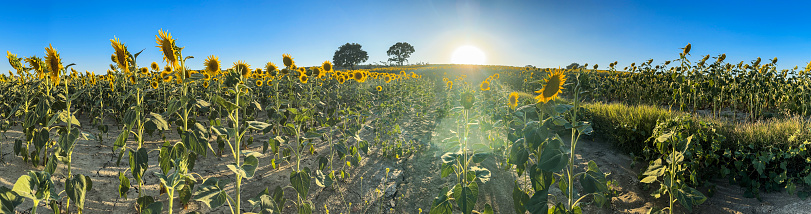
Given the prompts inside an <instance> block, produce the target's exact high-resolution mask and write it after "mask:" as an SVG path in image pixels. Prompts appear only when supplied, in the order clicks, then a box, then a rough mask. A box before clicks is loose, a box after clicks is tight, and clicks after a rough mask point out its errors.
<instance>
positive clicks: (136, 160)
mask: <svg viewBox="0 0 811 214" xmlns="http://www.w3.org/2000/svg"><path fill="white" fill-rule="evenodd" d="M129 157H130V171H132V177H133V178H135V181H136V182H138V183H142V178H143V175H144V172H146V169H147V167H149V164H148V162H149V156H148V155H147V153H146V148H140V149H138V151H137V152H136V151H133V150H130V154H129Z"/></svg>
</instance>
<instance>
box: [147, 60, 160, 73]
mask: <svg viewBox="0 0 811 214" xmlns="http://www.w3.org/2000/svg"><path fill="white" fill-rule="evenodd" d="M149 68H152V70H153V71H158V70H160V69H161V67H160V66H159V65H158V63H157V62H152V64H150V65H149Z"/></svg>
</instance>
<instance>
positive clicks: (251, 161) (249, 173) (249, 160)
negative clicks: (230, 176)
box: [242, 155, 259, 179]
mask: <svg viewBox="0 0 811 214" xmlns="http://www.w3.org/2000/svg"><path fill="white" fill-rule="evenodd" d="M258 166H259V159H257V158H256V157H255V156H253V155H248V156H247V157H245V160H244V162H243V164H242V169H243V170H245V178H247V179H251V178H253V175H254V173H255V172H256V167H258Z"/></svg>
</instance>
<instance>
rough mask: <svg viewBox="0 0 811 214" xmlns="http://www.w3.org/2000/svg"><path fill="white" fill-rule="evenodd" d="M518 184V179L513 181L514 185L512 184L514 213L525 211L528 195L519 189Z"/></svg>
mask: <svg viewBox="0 0 811 214" xmlns="http://www.w3.org/2000/svg"><path fill="white" fill-rule="evenodd" d="M518 186H519V185H518V181H515V185H513V208H515V213H526V212H527V208H525V206H527V205H528V203H529V195H527V193H525V192H524V191H523V190H521V189H519V188H518Z"/></svg>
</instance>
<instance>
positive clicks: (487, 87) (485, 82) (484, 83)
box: [479, 80, 490, 91]
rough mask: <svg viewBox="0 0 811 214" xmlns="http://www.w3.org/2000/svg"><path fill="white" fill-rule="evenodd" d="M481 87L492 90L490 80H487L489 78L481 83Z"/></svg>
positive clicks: (483, 89)
mask: <svg viewBox="0 0 811 214" xmlns="http://www.w3.org/2000/svg"><path fill="white" fill-rule="evenodd" d="M479 88H480V89H481V90H482V91H489V90H490V81H487V80H485V81H483V82H482V83H481V84H479Z"/></svg>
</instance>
